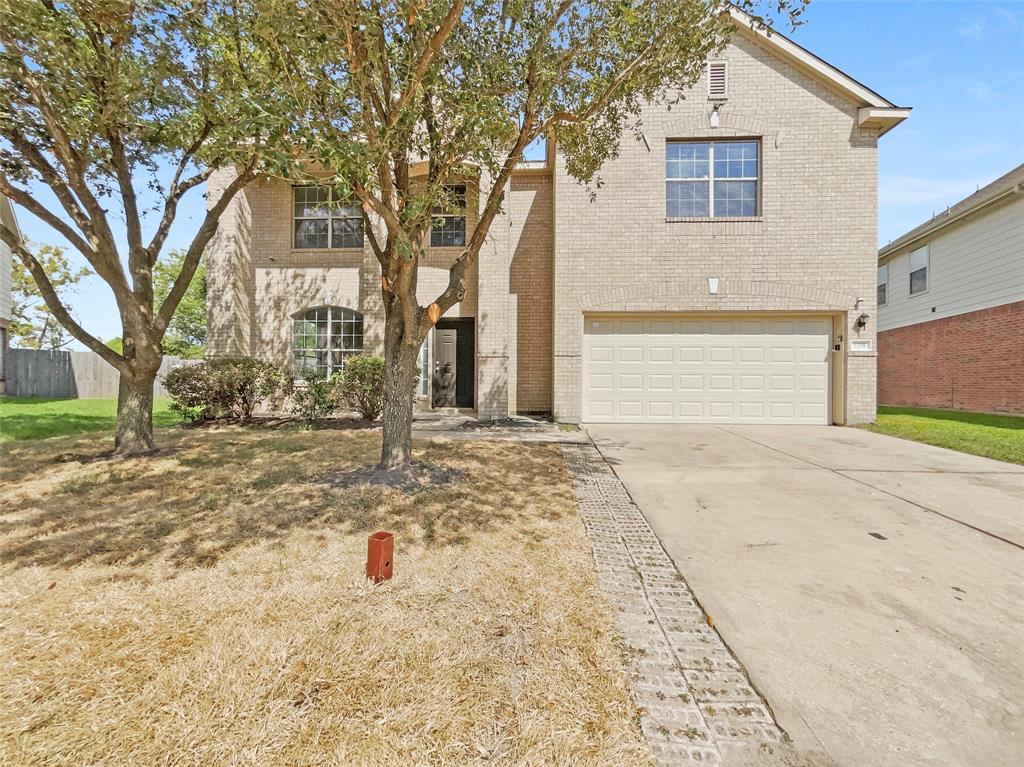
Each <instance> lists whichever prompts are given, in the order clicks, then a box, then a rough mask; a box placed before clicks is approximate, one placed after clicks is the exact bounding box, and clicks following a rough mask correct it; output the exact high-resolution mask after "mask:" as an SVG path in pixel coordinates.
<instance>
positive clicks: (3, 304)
mask: <svg viewBox="0 0 1024 767" xmlns="http://www.w3.org/2000/svg"><path fill="white" fill-rule="evenodd" d="M0 224H2V225H3V226H5V227H7V228H8V229H10V230H11V231H13V232H16V233H20V232H19V229H18V221H17V219H16V218H15V217H14V207H13V206H12V205H11V201H10V200H8V199H7V198H6V197H4V196H3V195H2V194H0ZM12 258H13V254H12V253H11V248H10V246H9V245H8V244H7V243H6V242H3V241H2V240H0V394H3V393H4V391H6V388H7V366H8V351H7V350H8V348H9V347H10V336H9V334H10V324H11V259H12Z"/></svg>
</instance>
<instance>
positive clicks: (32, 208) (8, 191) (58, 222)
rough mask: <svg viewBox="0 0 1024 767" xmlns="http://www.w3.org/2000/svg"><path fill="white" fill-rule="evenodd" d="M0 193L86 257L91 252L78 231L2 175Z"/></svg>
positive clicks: (0, 177)
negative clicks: (58, 234)
mask: <svg viewBox="0 0 1024 767" xmlns="http://www.w3.org/2000/svg"><path fill="white" fill-rule="evenodd" d="M0 194H3V195H4V197H7V198H8V199H9V200H12V201H13V202H15V203H16V204H18V205H20V206H21V207H23V208H24V209H25V210H27V211H28V212H29V213H31V214H32V215H33V216H35V217H36V218H38V219H39V220H40V221H42V222H44V223H45V224H48V225H49V226H51V227H52V228H53V229H55V230H56V231H57V232H59V233H60V235H61V236H62V237H63V238H64V239H66V240H67V241H68V242H69V243H70V244H71V246H72V247H73V248H75V249H76V250H78V252H80V253H81V254H82V255H84V256H86V258H88V254H89V253H91V252H92V248H91V247H90V246H89V243H87V242H86V241H85V240H84V239H82V237H81V236H80V235H79V234H78V232H76V231H75V230H74V229H72V228H71V226H69V225H68V224H67V223H66V222H65V221H63V220H62V219H61V218H60V217H59V216H58V215H57V214H56V213H54V212H52V211H51V210H49V209H48V208H46V207H44V206H43V205H42V204H41V203H39V202H38V201H37V200H36V199H35V198H34V197H32V196H31V195H30V194H29V193H28V192H26V191H25V190H24V189H19V188H17V187H15V186H11V184H10V182H9V181H8V180H7V179H6V177H4V176H0Z"/></svg>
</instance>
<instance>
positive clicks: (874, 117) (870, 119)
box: [857, 107, 910, 136]
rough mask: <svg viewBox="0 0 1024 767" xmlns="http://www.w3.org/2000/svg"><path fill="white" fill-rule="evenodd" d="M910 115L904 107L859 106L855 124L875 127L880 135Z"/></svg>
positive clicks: (908, 110)
mask: <svg viewBox="0 0 1024 767" xmlns="http://www.w3.org/2000/svg"><path fill="white" fill-rule="evenodd" d="M908 117H910V109H909V108H904V107H861V108H860V109H858V110H857V125H859V126H860V127H861V128H875V129H877V130H878V135H879V136H881V135H883V134H885V133H886V132H888V131H890V130H892V129H893V128H895V127H896V126H897V125H899V124H900V123H901V122H903V121H904V120H906V119H907V118H908Z"/></svg>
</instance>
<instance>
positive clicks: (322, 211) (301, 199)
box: [292, 186, 363, 249]
mask: <svg viewBox="0 0 1024 767" xmlns="http://www.w3.org/2000/svg"><path fill="white" fill-rule="evenodd" d="M292 194H293V203H294V204H293V209H294V212H293V216H294V222H295V225H294V230H293V231H294V239H293V247H295V248H296V249H320V248H361V247H363V211H362V208H361V207H360V206H359V204H358V203H357V202H353V201H352V200H350V199H346V198H343V197H342V196H341V195H339V194H338V192H337V191H336V190H334V189H332V188H331V187H328V186H297V187H294V188H293V192H292Z"/></svg>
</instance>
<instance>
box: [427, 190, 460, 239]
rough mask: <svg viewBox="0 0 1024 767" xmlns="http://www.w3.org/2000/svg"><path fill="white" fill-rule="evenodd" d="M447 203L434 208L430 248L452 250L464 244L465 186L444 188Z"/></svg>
mask: <svg viewBox="0 0 1024 767" xmlns="http://www.w3.org/2000/svg"><path fill="white" fill-rule="evenodd" d="M445 193H446V195H447V198H448V199H447V202H446V204H444V205H438V206H435V207H434V210H433V211H432V213H433V217H434V221H433V225H432V226H431V227H430V246H431V247H433V248H454V247H462V246H463V245H465V244H466V185H465V184H456V185H454V186H447V187H445Z"/></svg>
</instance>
